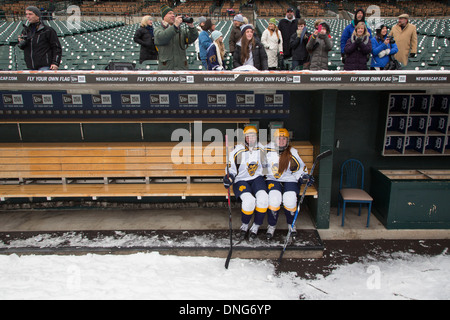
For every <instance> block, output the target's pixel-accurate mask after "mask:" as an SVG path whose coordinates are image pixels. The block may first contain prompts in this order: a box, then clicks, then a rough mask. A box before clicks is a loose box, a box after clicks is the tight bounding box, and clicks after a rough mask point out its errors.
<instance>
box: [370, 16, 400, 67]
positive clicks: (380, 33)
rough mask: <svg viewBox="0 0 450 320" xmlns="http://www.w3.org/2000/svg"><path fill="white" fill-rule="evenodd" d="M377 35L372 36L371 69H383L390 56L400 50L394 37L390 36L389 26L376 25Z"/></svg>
mask: <svg viewBox="0 0 450 320" xmlns="http://www.w3.org/2000/svg"><path fill="white" fill-rule="evenodd" d="M375 31H376V35H375V37H373V38H372V62H371V64H370V69H371V70H383V69H385V67H386V65H388V63H389V61H390V60H391V58H390V56H393V55H395V54H396V53H397V52H398V48H397V44H396V43H395V40H394V37H392V36H388V35H387V33H388V31H387V27H386V26H385V25H384V24H379V25H377V26H376V27H375Z"/></svg>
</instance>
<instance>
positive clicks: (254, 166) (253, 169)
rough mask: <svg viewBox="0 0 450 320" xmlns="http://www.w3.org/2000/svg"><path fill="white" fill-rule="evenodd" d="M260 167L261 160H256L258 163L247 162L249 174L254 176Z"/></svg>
mask: <svg viewBox="0 0 450 320" xmlns="http://www.w3.org/2000/svg"><path fill="white" fill-rule="evenodd" d="M258 167H259V162H256V163H254V162H252V163H250V164H248V162H247V171H248V174H249V175H250V176H252V177H253V176H254V175H255V173H256V170H258Z"/></svg>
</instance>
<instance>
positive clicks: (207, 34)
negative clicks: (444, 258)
mask: <svg viewBox="0 0 450 320" xmlns="http://www.w3.org/2000/svg"><path fill="white" fill-rule="evenodd" d="M214 29H215V25H214V24H213V23H212V21H211V19H207V20H206V21H205V23H204V25H203V26H202V32H200V34H199V35H198V43H199V48H200V60H201V61H202V65H203V68H204V69H205V70H208V63H207V61H206V60H207V57H206V51H207V50H208V48H209V46H210V45H211V44H212V42H213V41H212V39H211V33H212V32H213V31H214Z"/></svg>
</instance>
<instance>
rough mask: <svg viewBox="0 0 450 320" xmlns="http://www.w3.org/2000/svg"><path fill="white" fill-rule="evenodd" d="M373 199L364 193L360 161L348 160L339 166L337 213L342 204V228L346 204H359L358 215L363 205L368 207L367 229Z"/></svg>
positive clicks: (362, 168) (362, 167) (362, 171)
mask: <svg viewBox="0 0 450 320" xmlns="http://www.w3.org/2000/svg"><path fill="white" fill-rule="evenodd" d="M372 201H373V198H372V197H371V196H370V195H369V194H368V193H367V192H366V191H364V166H363V165H362V163H361V161H359V160H356V159H349V160H347V161H345V162H344V163H343V164H342V166H341V180H340V182H339V199H338V212H337V215H338V216H339V212H340V206H341V203H342V226H344V219H345V207H346V205H347V203H359V214H358V216H360V215H361V207H362V205H363V204H367V205H368V207H369V208H368V210H369V214H368V215H367V228H368V227H369V223H370V212H371V210H372Z"/></svg>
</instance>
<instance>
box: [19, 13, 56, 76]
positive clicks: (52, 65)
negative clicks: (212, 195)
mask: <svg viewBox="0 0 450 320" xmlns="http://www.w3.org/2000/svg"><path fill="white" fill-rule="evenodd" d="M25 14H26V18H27V20H28V22H29V25H28V26H25V27H24V29H23V31H22V34H21V35H20V36H19V48H20V49H22V50H24V56H25V62H26V64H27V68H28V69H30V70H58V68H59V64H60V63H61V57H62V48H61V44H60V43H59V40H58V35H57V34H56V31H55V30H53V29H52V28H51V27H49V26H46V25H45V24H44V23H43V22H42V21H41V12H40V11H39V9H38V8H36V7H33V6H29V7H27V8H26V9H25Z"/></svg>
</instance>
